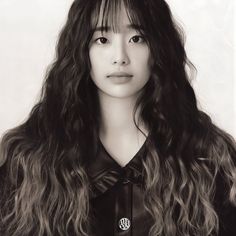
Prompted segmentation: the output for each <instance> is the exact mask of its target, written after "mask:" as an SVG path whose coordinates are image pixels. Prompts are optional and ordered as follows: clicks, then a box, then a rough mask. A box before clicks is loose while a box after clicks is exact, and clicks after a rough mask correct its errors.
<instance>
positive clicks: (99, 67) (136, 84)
mask: <svg viewBox="0 0 236 236" xmlns="http://www.w3.org/2000/svg"><path fill="white" fill-rule="evenodd" d="M101 21H102V19H101V17H99V21H98V24H97V30H96V31H95V32H94V35H93V37H92V39H91V42H90V47H89V57H90V62H91V72H90V74H91V78H92V80H93V81H94V83H95V84H96V86H97V88H98V91H99V93H105V94H106V95H109V96H112V97H119V98H124V97H129V96H134V95H137V94H138V92H139V91H141V90H142V88H143V87H144V85H145V84H146V83H147V81H148V80H149V77H150V63H149V62H150V50H149V47H148V45H147V44H146V42H145V39H144V38H143V37H142V36H141V35H140V33H139V32H138V31H137V29H135V28H134V27H132V26H131V25H130V21H129V19H128V16H127V13H126V10H125V8H124V5H122V7H121V12H120V14H119V25H118V30H116V31H117V32H114V31H113V30H112V29H110V30H108V31H107V32H106V31H104V32H103V33H102V32H101V28H99V27H100V26H101Z"/></svg>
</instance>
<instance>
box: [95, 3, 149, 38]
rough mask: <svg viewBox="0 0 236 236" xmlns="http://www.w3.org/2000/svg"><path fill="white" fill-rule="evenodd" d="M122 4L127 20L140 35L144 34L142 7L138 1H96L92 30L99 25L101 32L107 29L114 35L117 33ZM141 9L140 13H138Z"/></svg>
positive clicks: (144, 24)
mask: <svg viewBox="0 0 236 236" xmlns="http://www.w3.org/2000/svg"><path fill="white" fill-rule="evenodd" d="M122 4H124V7H125V10H126V13H127V16H128V19H129V21H130V24H131V25H134V26H135V28H137V30H138V31H140V33H142V34H144V31H145V28H146V21H145V14H144V11H143V10H144V7H145V6H144V5H143V6H140V4H141V5H142V3H141V1H139V0H100V1H99V0H98V1H96V3H95V7H94V10H93V12H92V20H91V23H92V26H91V28H92V30H93V31H94V30H95V29H96V27H97V26H98V24H99V27H101V31H102V32H103V31H108V28H111V30H112V31H113V32H115V33H117V32H119V25H120V24H119V21H120V12H121V8H122ZM140 9H142V12H141V11H140Z"/></svg>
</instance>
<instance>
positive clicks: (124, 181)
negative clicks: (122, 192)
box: [122, 178, 130, 184]
mask: <svg viewBox="0 0 236 236" xmlns="http://www.w3.org/2000/svg"><path fill="white" fill-rule="evenodd" d="M129 182H130V181H129V179H128V178H124V179H123V181H122V183H123V184H128V183H129Z"/></svg>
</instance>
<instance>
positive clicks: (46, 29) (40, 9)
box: [0, 0, 236, 137]
mask: <svg viewBox="0 0 236 236" xmlns="http://www.w3.org/2000/svg"><path fill="white" fill-rule="evenodd" d="M167 2H168V3H169V4H170V7H171V9H172V12H173V14H174V16H175V18H176V19H177V21H178V22H179V23H180V24H181V25H182V27H183V29H184V30H185V33H186V51H187V55H188V57H189V59H190V60H191V61H192V62H193V64H194V65H195V67H196V68H197V70H198V73H197V75H196V78H195V79H194V81H193V82H192V84H193V87H194V89H195V92H196V96H197V99H198V101H199V107H200V108H201V109H202V110H204V111H205V112H207V113H208V114H209V115H210V116H211V118H212V120H213V121H214V122H215V123H216V124H217V125H218V126H220V127H221V128H223V129H225V130H226V131H227V132H229V133H230V134H232V135H233V136H234V137H236V122H235V121H236V79H235V72H236V70H235V68H236V67H235V66H234V63H235V60H234V55H235V41H234V39H235V30H234V27H235V24H234V23H235V22H234V20H235V19H234V18H233V16H234V14H233V11H234V9H235V6H236V5H235V1H234V0H227V1H222V0H167ZM71 3H72V1H71V0H21V1H19V0H0V136H1V135H2V134H3V132H5V131H6V130H7V129H9V128H12V127H14V126H16V125H18V124H20V123H21V122H23V121H24V120H25V119H26V117H27V116H28V114H29V112H30V110H31V108H32V107H33V105H34V104H35V103H36V102H37V100H38V98H39V94H40V89H41V86H42V83H43V79H44V77H45V73H46V69H47V66H48V65H49V64H50V63H51V62H52V60H53V58H54V53H55V45H56V42H57V36H58V33H59V32H60V29H61V28H62V26H63V24H64V22H65V20H66V17H67V13H68V10H69V7H70V5H71Z"/></svg>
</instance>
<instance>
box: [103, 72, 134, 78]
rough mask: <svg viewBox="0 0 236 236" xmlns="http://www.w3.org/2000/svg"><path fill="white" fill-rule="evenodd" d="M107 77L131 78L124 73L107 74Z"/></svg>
mask: <svg viewBox="0 0 236 236" xmlns="http://www.w3.org/2000/svg"><path fill="white" fill-rule="evenodd" d="M107 77H108V78H109V77H133V75H131V74H128V73H125V72H114V73H111V74H109V75H108V76H107Z"/></svg>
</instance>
